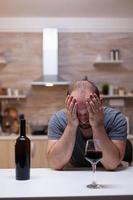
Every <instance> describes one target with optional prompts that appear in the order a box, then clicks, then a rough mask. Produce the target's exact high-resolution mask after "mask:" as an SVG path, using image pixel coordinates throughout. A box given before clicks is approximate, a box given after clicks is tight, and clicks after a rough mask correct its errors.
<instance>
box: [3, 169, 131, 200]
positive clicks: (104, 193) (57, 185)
mask: <svg viewBox="0 0 133 200" xmlns="http://www.w3.org/2000/svg"><path fill="white" fill-rule="evenodd" d="M132 174H133V166H131V167H127V168H125V169H121V170H118V171H102V170H97V172H96V177H97V181H98V183H100V184H101V185H102V187H103V188H101V189H96V190H95V189H88V188H87V187H86V185H87V184H89V183H90V182H91V181H92V177H93V175H92V171H91V170H89V169H87V170H66V171H55V170H52V169H49V168H45V169H40V168H36V169H31V179H30V180H27V181H17V180H15V169H0V199H5V198H7V199H12V200H13V199H27V200H29V199H34V200H37V199H49V200H57V199H58V200H59V199H64V200H68V199H74V200H80V199H81V200H82V199H87V200H94V199H95V200H103V199H104V200H105V199H106V200H108V199H109V200H125V199H126V200H132V199H133V180H132Z"/></svg>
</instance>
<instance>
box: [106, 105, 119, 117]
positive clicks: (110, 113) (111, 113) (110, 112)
mask: <svg viewBox="0 0 133 200" xmlns="http://www.w3.org/2000/svg"><path fill="white" fill-rule="evenodd" d="M104 114H105V115H107V116H114V115H117V114H122V113H121V111H120V110H117V109H115V108H112V107H104Z"/></svg>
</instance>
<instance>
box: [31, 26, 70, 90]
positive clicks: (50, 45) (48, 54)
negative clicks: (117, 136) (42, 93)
mask: <svg viewBox="0 0 133 200" xmlns="http://www.w3.org/2000/svg"><path fill="white" fill-rule="evenodd" d="M31 84H32V85H38V86H39V85H40V86H41V85H44V86H53V85H68V84H70V82H69V81H65V80H63V79H62V78H61V77H59V75H58V30H57V29H56V28H46V29H44V30H43V68H42V76H41V77H40V78H38V79H37V80H35V81H33V82H32V83H31Z"/></svg>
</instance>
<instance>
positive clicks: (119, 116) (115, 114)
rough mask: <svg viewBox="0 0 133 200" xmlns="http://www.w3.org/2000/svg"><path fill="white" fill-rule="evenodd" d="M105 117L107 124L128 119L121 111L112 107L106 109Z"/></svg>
mask: <svg viewBox="0 0 133 200" xmlns="http://www.w3.org/2000/svg"><path fill="white" fill-rule="evenodd" d="M104 115H105V117H104V120H105V123H107V122H110V123H111V122H115V121H125V120H126V117H125V116H124V114H123V113H122V112H121V111H120V110H118V109H115V108H111V107H105V108H104Z"/></svg>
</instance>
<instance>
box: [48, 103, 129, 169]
mask: <svg viewBox="0 0 133 200" xmlns="http://www.w3.org/2000/svg"><path fill="white" fill-rule="evenodd" d="M66 126H67V118H66V114H65V111H64V110H63V109H62V110H60V111H58V112H56V113H55V114H53V116H52V117H51V119H50V121H49V125H48V138H49V139H54V140H56V139H57V140H58V139H59V138H60V137H61V136H62V134H63V132H64V130H65V128H66ZM104 127H105V130H106V133H107V135H108V137H109V138H110V139H111V140H126V138H127V121H126V118H125V116H124V115H123V114H122V113H121V112H120V111H118V110H116V109H113V108H110V107H104ZM84 148H85V140H84V138H83V135H82V133H81V130H80V128H77V134H76V141H75V146H74V150H73V154H72V160H73V163H74V165H75V166H86V165H88V163H87V162H86V161H85V159H84Z"/></svg>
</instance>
